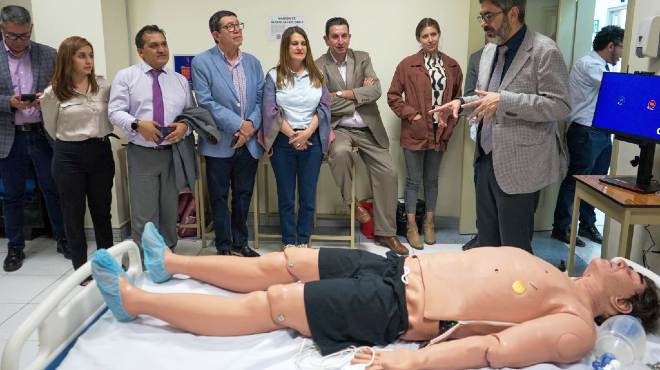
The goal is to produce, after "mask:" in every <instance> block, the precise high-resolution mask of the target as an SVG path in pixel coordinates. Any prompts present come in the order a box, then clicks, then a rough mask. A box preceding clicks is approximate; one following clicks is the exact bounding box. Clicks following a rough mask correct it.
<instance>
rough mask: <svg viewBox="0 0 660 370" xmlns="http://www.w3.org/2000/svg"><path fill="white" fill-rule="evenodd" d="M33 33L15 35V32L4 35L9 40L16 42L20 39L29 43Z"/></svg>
mask: <svg viewBox="0 0 660 370" xmlns="http://www.w3.org/2000/svg"><path fill="white" fill-rule="evenodd" d="M31 33H32V32H25V33H13V32H5V33H4V35H5V37H6V38H7V39H9V40H11V41H16V40H18V39H21V40H23V41H27V40H29V39H30V34H31Z"/></svg>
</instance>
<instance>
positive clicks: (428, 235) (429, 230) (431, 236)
mask: <svg viewBox="0 0 660 370" xmlns="http://www.w3.org/2000/svg"><path fill="white" fill-rule="evenodd" d="M422 229H423V230H424V243H426V244H428V245H433V244H435V225H434V224H433V222H427V221H424V224H423V226H422Z"/></svg>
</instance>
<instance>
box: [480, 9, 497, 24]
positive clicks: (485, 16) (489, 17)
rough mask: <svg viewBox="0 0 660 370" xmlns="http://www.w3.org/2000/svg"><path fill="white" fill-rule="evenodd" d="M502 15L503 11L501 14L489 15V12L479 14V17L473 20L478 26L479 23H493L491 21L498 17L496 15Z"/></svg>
mask: <svg viewBox="0 0 660 370" xmlns="http://www.w3.org/2000/svg"><path fill="white" fill-rule="evenodd" d="M502 13H504V11H501V12H495V13H490V12H489V13H484V14H479V15H478V16H477V17H476V18H475V20H476V21H477V22H478V23H479V24H481V22H484V23H490V22H492V21H493V19H495V17H496V16H498V15H500V14H502Z"/></svg>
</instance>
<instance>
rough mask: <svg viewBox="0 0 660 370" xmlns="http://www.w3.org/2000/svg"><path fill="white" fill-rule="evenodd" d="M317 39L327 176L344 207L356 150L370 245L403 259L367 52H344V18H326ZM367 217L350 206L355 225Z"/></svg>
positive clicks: (376, 89) (377, 94) (393, 175)
mask: <svg viewBox="0 0 660 370" xmlns="http://www.w3.org/2000/svg"><path fill="white" fill-rule="evenodd" d="M323 39H324V40H325V43H326V45H328V52H327V53H326V54H325V55H323V56H321V57H320V58H318V59H317V60H316V65H317V66H318V67H319V69H320V70H321V72H323V75H324V76H325V79H326V85H327V87H328V90H329V91H330V95H331V96H332V102H331V104H332V106H331V109H332V127H333V128H334V131H335V133H336V135H337V137H336V139H335V140H334V141H333V143H332V146H330V155H329V158H328V162H329V164H330V169H331V171H332V175H333V177H334V178H335V181H336V182H337V184H338V185H339V188H340V190H341V194H342V197H343V198H344V202H345V203H346V204H347V205H349V204H350V202H351V199H350V197H351V183H352V181H353V179H352V178H351V166H352V165H353V161H354V160H355V159H356V158H354V154H353V147H357V148H359V149H358V153H359V154H360V156H361V157H362V160H363V161H364V163H365V165H366V167H367V171H369V178H370V179H371V185H372V191H373V196H374V216H375V220H374V224H375V239H376V242H377V243H379V244H382V245H384V246H386V247H388V248H390V249H391V250H392V251H394V252H395V253H398V254H408V249H407V248H406V247H405V246H403V244H401V242H400V241H399V239H398V238H397V236H396V207H397V199H396V198H397V176H396V173H395V171H394V164H393V162H392V157H391V156H390V152H389V146H390V141H389V138H388V137H387V132H386V131H385V127H384V126H383V121H382V120H381V118H380V112H379V111H378V105H377V104H376V101H377V100H378V98H379V97H380V94H381V90H380V81H379V80H378V77H376V73H375V72H374V69H373V66H372V65H371V58H369V54H368V53H365V52H363V51H357V50H353V49H350V48H349V44H350V41H351V34H350V33H349V25H348V21H347V20H346V19H344V18H341V17H335V18H330V19H328V21H327V22H326V23H325V36H323ZM370 217H371V216H370V215H369V213H368V212H367V211H366V210H365V209H364V208H362V207H360V206H358V207H356V211H355V218H356V219H357V220H358V221H359V222H360V223H365V222H369V220H370Z"/></svg>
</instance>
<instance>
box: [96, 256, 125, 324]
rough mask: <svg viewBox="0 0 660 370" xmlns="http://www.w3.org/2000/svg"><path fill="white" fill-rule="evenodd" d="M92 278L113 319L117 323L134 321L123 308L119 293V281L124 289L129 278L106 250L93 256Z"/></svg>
mask: <svg viewBox="0 0 660 370" xmlns="http://www.w3.org/2000/svg"><path fill="white" fill-rule="evenodd" d="M92 276H93V277H94V280H95V281H96V286H97V287H98V288H99V290H100V291H101V295H102V296H103V300H104V301H105V304H106V305H107V306H108V308H109V309H110V311H111V312H112V314H113V315H114V316H115V318H117V320H119V321H131V320H134V319H135V316H133V315H131V314H129V313H128V312H127V311H126V309H125V308H124V304H123V302H122V294H121V292H120V291H121V289H120V280H125V281H124V283H123V284H124V287H123V288H126V286H125V285H127V284H129V282H130V278H129V277H128V275H126V272H125V271H124V270H123V269H122V268H121V266H120V265H119V264H118V263H117V261H115V259H114V258H113V257H112V255H110V253H108V251H107V250H105V249H100V250H98V251H96V253H95V254H94V257H93V258H92Z"/></svg>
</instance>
